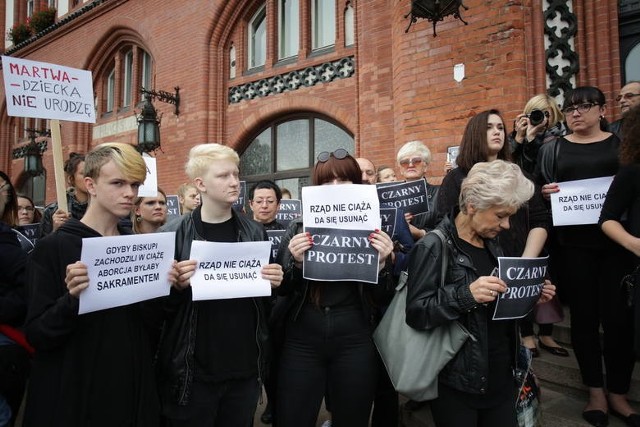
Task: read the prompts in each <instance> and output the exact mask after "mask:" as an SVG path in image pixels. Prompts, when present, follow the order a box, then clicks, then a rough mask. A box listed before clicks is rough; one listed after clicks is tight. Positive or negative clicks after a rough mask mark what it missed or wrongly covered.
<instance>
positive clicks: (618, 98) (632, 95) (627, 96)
mask: <svg viewBox="0 0 640 427" xmlns="http://www.w3.org/2000/svg"><path fill="white" fill-rule="evenodd" d="M636 96H640V93H622V94H620V95H618V96H616V102H620V101H622V98H624V99H626V100H630V99H633V98H635V97H636Z"/></svg>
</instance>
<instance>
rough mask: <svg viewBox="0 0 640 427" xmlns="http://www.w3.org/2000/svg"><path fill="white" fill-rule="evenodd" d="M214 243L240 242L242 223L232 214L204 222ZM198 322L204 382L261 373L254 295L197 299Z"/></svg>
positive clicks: (199, 374)
mask: <svg viewBox="0 0 640 427" xmlns="http://www.w3.org/2000/svg"><path fill="white" fill-rule="evenodd" d="M202 227H203V228H202V230H203V233H204V238H205V239H206V240H207V241H210V242H237V241H238V225H237V224H236V221H235V219H234V218H233V217H232V218H231V219H229V220H228V221H225V222H222V223H219V224H212V223H206V222H202ZM194 305H195V307H196V309H197V310H198V311H197V312H198V318H197V325H196V348H195V360H196V367H195V368H196V369H195V376H196V378H197V379H198V380H200V381H223V380H228V379H234V378H247V377H250V376H252V375H255V374H256V373H257V372H258V344H257V342H256V327H257V326H256V325H257V313H256V307H255V302H254V300H253V299H252V298H232V299H221V300H209V301H198V302H194Z"/></svg>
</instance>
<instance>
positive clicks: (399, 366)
mask: <svg viewBox="0 0 640 427" xmlns="http://www.w3.org/2000/svg"><path fill="white" fill-rule="evenodd" d="M431 233H435V234H436V235H437V236H438V237H440V240H441V242H442V273H441V279H440V286H443V285H444V280H445V276H446V273H447V266H448V250H447V245H446V243H445V241H444V235H443V234H442V232H441V231H440V230H433V231H431ZM407 278H408V273H407V272H406V271H403V272H402V274H401V275H400V280H399V283H398V286H397V287H396V293H395V295H394V297H393V299H392V300H391V303H390V304H389V308H388V309H387V311H386V312H385V315H384V317H383V318H382V320H381V321H380V324H379V325H378V327H377V328H376V330H375V331H374V333H373V340H374V342H375V344H376V347H377V348H378V352H379V353H380V356H381V358H382V361H383V362H384V365H385V367H386V369H387V372H388V373H389V378H390V379H391V382H392V383H393V386H394V387H395V389H396V390H397V391H398V392H399V393H402V394H404V395H406V396H407V397H409V398H410V399H413V400H417V401H425V400H431V399H435V398H436V397H438V374H439V373H440V371H441V370H442V368H444V366H445V365H446V364H447V363H448V362H449V361H450V360H451V359H453V357H454V356H455V355H456V353H457V352H458V350H460V348H461V347H462V346H463V344H464V343H465V342H466V340H467V338H469V335H470V334H469V332H468V331H467V330H466V329H465V328H464V327H463V326H462V325H461V324H460V323H459V322H457V321H453V322H449V323H447V324H444V325H441V326H439V327H437V328H434V329H430V330H426V331H424V330H417V329H413V328H412V327H411V326H409V325H407V323H406V304H407V289H406V283H407Z"/></svg>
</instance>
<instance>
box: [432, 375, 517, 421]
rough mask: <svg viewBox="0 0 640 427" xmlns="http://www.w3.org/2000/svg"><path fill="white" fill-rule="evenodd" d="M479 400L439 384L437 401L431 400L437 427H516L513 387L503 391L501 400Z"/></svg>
mask: <svg viewBox="0 0 640 427" xmlns="http://www.w3.org/2000/svg"><path fill="white" fill-rule="evenodd" d="M483 403H484V402H483V397H482V396H480V395H472V394H469V393H464V392H461V391H458V390H455V389H453V388H451V387H447V386H446V385H444V384H442V383H440V384H438V398H437V399H435V400H432V401H431V414H432V415H433V420H434V422H435V424H436V426H437V427H497V426H500V427H517V426H518V422H517V415H516V387H515V385H514V386H513V389H512V390H505V393H504V398H503V399H495V396H493V398H491V400H490V402H487V404H486V405H485V404H483Z"/></svg>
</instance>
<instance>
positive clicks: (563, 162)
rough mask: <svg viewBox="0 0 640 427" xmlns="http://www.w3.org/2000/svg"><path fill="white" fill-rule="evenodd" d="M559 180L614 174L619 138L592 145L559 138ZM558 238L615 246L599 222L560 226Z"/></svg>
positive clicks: (600, 246) (570, 243) (571, 242)
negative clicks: (601, 228)
mask: <svg viewBox="0 0 640 427" xmlns="http://www.w3.org/2000/svg"><path fill="white" fill-rule="evenodd" d="M558 144H560V147H559V151H558V164H557V179H558V182H564V181H575V180H579V179H589V178H599V177H605V176H613V175H615V174H616V173H617V172H618V167H619V162H618V144H619V141H618V138H617V137H616V136H615V135H613V134H612V135H611V136H609V137H608V138H606V139H604V140H602V141H598V142H593V143H590V144H577V143H574V142H569V141H567V140H566V139H565V138H560V139H559V140H558ZM556 231H557V235H558V241H559V242H560V243H561V244H563V245H568V246H579V247H587V248H596V249H604V248H606V247H611V246H612V242H611V240H609V239H608V238H607V237H606V236H605V235H604V233H603V232H602V230H600V227H599V226H598V225H597V224H587V225H567V226H563V227H556Z"/></svg>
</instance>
